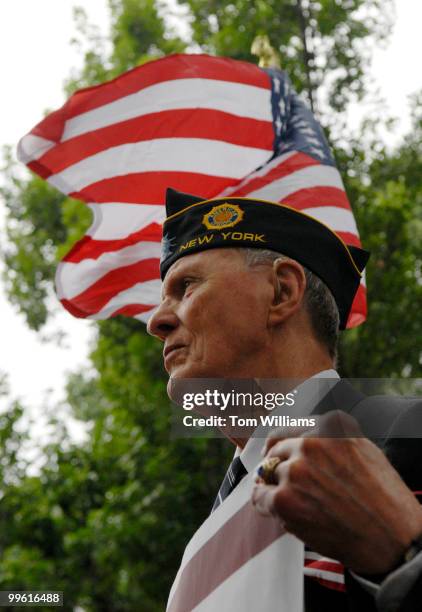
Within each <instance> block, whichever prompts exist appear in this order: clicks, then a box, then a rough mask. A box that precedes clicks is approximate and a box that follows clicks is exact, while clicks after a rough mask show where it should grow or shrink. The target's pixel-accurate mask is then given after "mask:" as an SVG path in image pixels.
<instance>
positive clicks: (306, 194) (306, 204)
mask: <svg viewBox="0 0 422 612" xmlns="http://www.w3.org/2000/svg"><path fill="white" fill-rule="evenodd" d="M281 202H282V203H283V204H287V205H288V206H291V207H292V208H296V210H303V209H304V208H314V207H317V206H336V207H337V208H344V209H346V210H350V203H349V200H348V198H347V195H346V193H345V191H344V190H343V189H337V187H323V186H321V187H307V188H305V189H299V190H298V191H295V192H294V193H292V194H290V195H289V196H286V198H285V199H283V200H281Z"/></svg>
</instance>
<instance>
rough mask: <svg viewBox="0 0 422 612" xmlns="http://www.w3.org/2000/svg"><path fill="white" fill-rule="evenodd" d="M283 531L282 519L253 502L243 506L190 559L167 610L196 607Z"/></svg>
mask: <svg viewBox="0 0 422 612" xmlns="http://www.w3.org/2000/svg"><path fill="white" fill-rule="evenodd" d="M245 525H247V526H248V528H247V529H245ZM282 535H283V529H282V527H281V525H280V522H279V521H277V520H276V519H273V518H268V517H263V516H261V515H260V514H258V513H257V512H256V511H255V509H254V508H253V506H252V505H251V504H250V503H249V502H248V503H247V504H245V505H244V506H242V508H241V509H240V510H239V511H238V512H236V514H234V515H233V516H232V517H231V518H230V519H229V520H228V521H227V522H226V523H224V525H223V526H222V527H221V529H219V530H218V531H217V532H216V533H215V534H214V535H213V536H212V537H210V538H209V540H207V542H206V543H205V544H204V546H203V547H202V548H200V549H199V550H198V552H197V553H196V554H195V555H194V556H193V557H192V559H191V560H190V561H189V562H188V563H187V565H186V566H185V568H184V569H183V571H182V573H181V576H180V581H179V584H178V586H177V588H176V592H175V594H174V596H173V598H172V600H171V603H170V605H169V607H168V611H167V612H181V611H183V612H185V611H186V612H188V610H192V609H193V608H195V606H197V605H198V604H199V603H200V602H201V601H202V600H203V599H205V597H207V595H209V594H210V593H212V591H214V590H215V589H216V588H217V587H218V586H219V585H220V584H221V583H222V582H224V580H227V579H228V578H229V577H230V576H231V575H232V574H233V573H234V572H236V571H237V570H238V569H239V568H241V567H242V565H244V564H245V563H246V562H247V561H249V560H250V559H252V558H253V557H255V556H256V555H257V554H259V553H260V552H262V551H263V550H265V548H267V547H268V546H269V545H270V544H271V543H272V542H274V541H275V540H277V539H278V538H279V537H281V536H282ZM222 551H224V554H221V553H222ZM257 586H259V585H257Z"/></svg>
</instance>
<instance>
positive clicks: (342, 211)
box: [302, 206, 359, 236]
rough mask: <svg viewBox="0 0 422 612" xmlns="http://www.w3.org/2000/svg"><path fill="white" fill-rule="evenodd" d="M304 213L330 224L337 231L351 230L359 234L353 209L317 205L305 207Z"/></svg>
mask: <svg viewBox="0 0 422 612" xmlns="http://www.w3.org/2000/svg"><path fill="white" fill-rule="evenodd" d="M302 212H303V213H306V214H307V215H309V216H310V217H313V218H314V219H317V220H318V221H321V222H322V223H324V224H325V225H328V227H330V228H331V229H332V230H334V231H335V232H350V233H351V234H354V235H355V236H359V234H358V228H357V227H356V221H355V218H354V216H353V213H352V211H351V210H347V209H346V208H338V207H337V206H316V207H314V208H304V209H303V210H302Z"/></svg>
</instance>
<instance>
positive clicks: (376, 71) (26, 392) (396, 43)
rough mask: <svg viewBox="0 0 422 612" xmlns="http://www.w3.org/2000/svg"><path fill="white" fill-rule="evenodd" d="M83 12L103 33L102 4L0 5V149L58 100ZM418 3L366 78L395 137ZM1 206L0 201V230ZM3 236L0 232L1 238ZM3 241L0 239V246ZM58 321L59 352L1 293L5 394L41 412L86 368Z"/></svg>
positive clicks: (414, 57)
mask: <svg viewBox="0 0 422 612" xmlns="http://www.w3.org/2000/svg"><path fill="white" fill-rule="evenodd" d="M74 5H80V6H83V7H84V8H85V9H86V10H87V12H88V14H89V16H90V18H91V20H92V21H93V22H95V23H96V24H97V25H99V27H100V28H101V29H102V31H104V32H106V31H107V24H108V11H107V3H106V0H80V1H79V2H76V1H75V0H36V1H34V0H2V1H1V2H0V46H1V51H0V57H1V58H2V83H3V87H2V100H1V109H2V112H1V114H0V143H1V145H3V144H16V143H17V141H18V140H19V138H20V137H21V136H23V135H24V134H25V133H26V132H28V131H29V130H30V129H31V128H32V127H33V126H34V125H35V124H36V123H37V122H38V121H40V119H41V118H42V114H43V111H44V109H46V108H50V109H55V108H58V107H59V106H61V105H62V104H63V102H64V97H63V94H62V83H63V80H64V78H65V77H67V76H68V75H69V72H70V69H71V68H72V67H74V66H79V65H80V63H81V58H80V57H78V54H77V51H76V49H74V48H73V47H72V46H71V45H70V44H69V41H70V39H71V38H72V36H73V35H74V34H75V31H74V25H73V21H72V7H73V6H74ZM421 23H422V2H416V1H411V0H397V20H396V24H395V28H394V33H393V37H392V39H391V43H390V45H389V47H388V48H387V49H386V50H377V52H376V53H375V56H374V61H373V68H372V73H373V75H374V79H375V80H376V82H377V83H378V84H379V86H380V87H381V91H382V93H383V95H384V96H385V98H386V100H387V102H388V106H389V109H390V111H391V113H392V114H393V115H396V116H398V117H400V118H401V121H400V123H399V126H398V129H399V132H398V133H404V131H405V130H406V128H407V127H408V125H409V124H408V104H407V96H408V95H409V94H410V93H412V92H414V91H416V90H418V89H421V88H422V71H421V70H420V69H418V64H419V59H420V58H421V57H422V37H421V35H420V24H421ZM3 219H4V205H3V202H0V224H1V223H2V222H3ZM1 235H4V231H3V230H2V229H1V228H0V236H1ZM2 242H3V240H2ZM57 310H58V313H59V314H58V316H57V317H56V319H55V320H54V321H53V322H52V324H50V325H49V326H48V329H47V330H46V332H44V333H47V334H49V333H52V332H54V330H56V329H62V330H64V331H65V332H66V333H67V334H68V339H67V341H66V346H65V347H63V348H58V347H57V346H56V345H55V344H54V343H42V342H41V339H40V337H39V335H37V334H36V333H34V332H31V331H29V330H28V328H27V327H26V325H25V322H24V319H23V317H22V316H21V315H19V314H17V311H16V309H15V308H13V307H12V306H11V305H10V304H9V303H8V302H7V300H6V298H5V296H4V291H3V289H2V288H0V312H1V319H0V321H1V323H0V325H1V328H0V329H1V344H2V348H3V350H2V352H1V354H0V370H3V371H6V372H7V373H8V374H9V376H10V382H11V386H12V392H13V393H14V394H15V395H19V396H20V397H22V398H25V399H26V400H27V402H28V403H29V404H31V405H32V406H35V407H37V406H41V405H42V398H43V393H44V392H45V390H46V389H47V388H51V389H53V394H54V397H55V398H59V397H60V396H61V395H62V390H63V383H64V378H65V372H66V371H68V370H71V369H74V368H77V367H79V366H81V365H83V364H85V365H86V367H87V359H86V356H87V346H88V340H89V338H90V335H91V333H92V332H91V330H92V327H91V324H90V323H89V322H87V321H83V320H80V319H74V318H72V317H71V315H70V314H68V313H67V312H65V311H64V310H62V309H61V307H58V309H57Z"/></svg>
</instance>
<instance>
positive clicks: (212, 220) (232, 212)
mask: <svg viewBox="0 0 422 612" xmlns="http://www.w3.org/2000/svg"><path fill="white" fill-rule="evenodd" d="M243 215H244V212H243V210H242V209H241V208H240V206H238V205H237V204H231V203H229V202H224V203H223V204H218V205H217V206H213V207H212V208H211V210H210V211H209V212H207V213H205V215H204V216H203V219H202V223H203V224H204V225H205V227H206V228H207V229H224V228H226V227H233V226H234V225H236V224H237V223H239V221H241V220H242V219H243Z"/></svg>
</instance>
